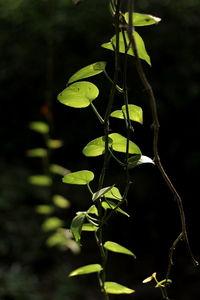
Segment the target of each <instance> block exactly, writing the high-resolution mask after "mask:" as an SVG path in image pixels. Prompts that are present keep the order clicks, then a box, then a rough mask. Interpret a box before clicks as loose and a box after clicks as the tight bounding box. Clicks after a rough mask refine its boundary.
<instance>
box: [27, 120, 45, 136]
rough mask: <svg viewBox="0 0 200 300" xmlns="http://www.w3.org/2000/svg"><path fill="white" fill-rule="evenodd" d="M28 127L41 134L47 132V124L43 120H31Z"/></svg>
mask: <svg viewBox="0 0 200 300" xmlns="http://www.w3.org/2000/svg"><path fill="white" fill-rule="evenodd" d="M29 128H30V129H32V130H34V131H37V132H39V133H41V134H46V133H48V132H49V125H47V124H46V123H44V122H39V121H38V122H31V123H30V124H29Z"/></svg>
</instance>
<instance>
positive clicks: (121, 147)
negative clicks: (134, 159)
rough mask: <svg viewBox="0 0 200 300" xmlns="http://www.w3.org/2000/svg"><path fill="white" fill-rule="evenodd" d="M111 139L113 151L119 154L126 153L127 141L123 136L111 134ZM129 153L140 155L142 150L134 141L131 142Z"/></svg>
mask: <svg viewBox="0 0 200 300" xmlns="http://www.w3.org/2000/svg"><path fill="white" fill-rule="evenodd" d="M109 137H110V138H111V139H112V141H113V142H112V149H113V150H115V151H118V152H123V153H126V143H127V139H126V138H125V137H124V136H122V135H121V134H119V133H111V134H109ZM129 153H130V154H140V153H141V151H140V148H139V147H138V146H137V145H136V144H135V143H133V142H132V141H129Z"/></svg>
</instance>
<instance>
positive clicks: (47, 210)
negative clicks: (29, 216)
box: [35, 204, 54, 215]
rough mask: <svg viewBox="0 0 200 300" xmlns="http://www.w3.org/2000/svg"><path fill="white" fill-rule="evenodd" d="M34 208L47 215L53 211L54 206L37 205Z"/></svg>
mask: <svg viewBox="0 0 200 300" xmlns="http://www.w3.org/2000/svg"><path fill="white" fill-rule="evenodd" d="M35 210H36V211H37V213H39V214H42V215H49V214H51V213H52V212H53V211H54V208H53V207H52V206H50V205H45V204H42V205H37V206H36V208H35Z"/></svg>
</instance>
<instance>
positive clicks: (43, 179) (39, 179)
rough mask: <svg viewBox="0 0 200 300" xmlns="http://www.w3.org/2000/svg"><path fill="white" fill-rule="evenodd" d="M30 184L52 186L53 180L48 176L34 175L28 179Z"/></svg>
mask: <svg viewBox="0 0 200 300" xmlns="http://www.w3.org/2000/svg"><path fill="white" fill-rule="evenodd" d="M28 181H29V183H31V184H34V185H40V186H50V185H51V184H52V179H51V177H49V176H46V175H32V176H30V177H29V179H28Z"/></svg>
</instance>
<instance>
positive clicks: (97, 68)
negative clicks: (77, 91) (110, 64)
mask: <svg viewBox="0 0 200 300" xmlns="http://www.w3.org/2000/svg"><path fill="white" fill-rule="evenodd" d="M105 66H106V62H105V61H98V62H96V63H94V64H91V65H89V66H86V67H84V68H82V69H80V70H79V71H77V72H76V73H75V74H73V75H72V76H71V77H70V79H69V81H68V84H69V83H72V82H74V81H77V80H80V79H84V78H88V77H91V76H94V75H97V74H99V73H101V72H103V71H104V69H105Z"/></svg>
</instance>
